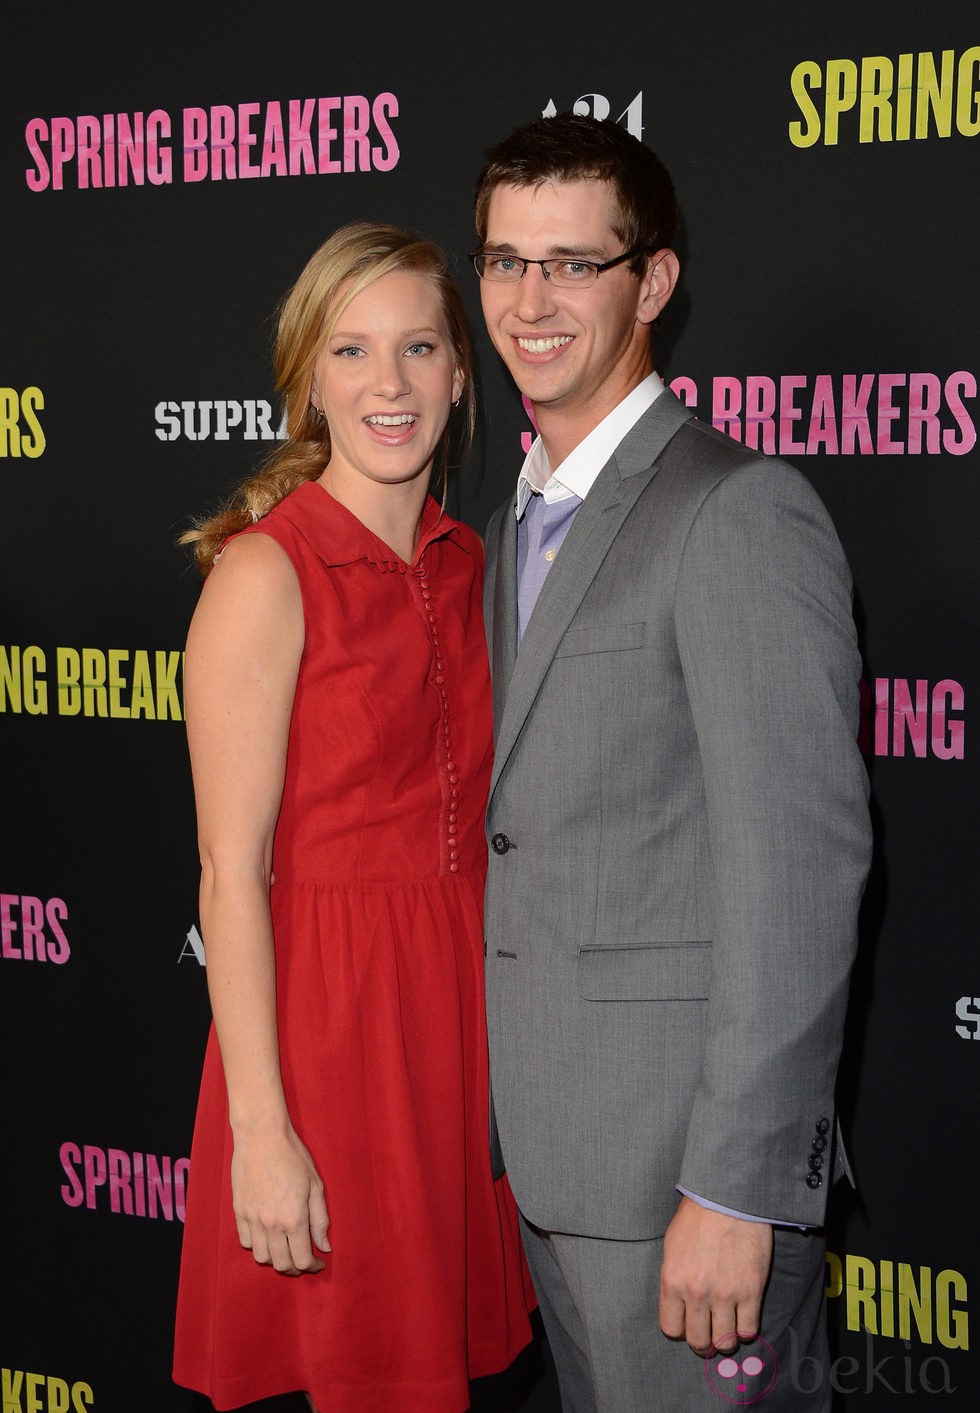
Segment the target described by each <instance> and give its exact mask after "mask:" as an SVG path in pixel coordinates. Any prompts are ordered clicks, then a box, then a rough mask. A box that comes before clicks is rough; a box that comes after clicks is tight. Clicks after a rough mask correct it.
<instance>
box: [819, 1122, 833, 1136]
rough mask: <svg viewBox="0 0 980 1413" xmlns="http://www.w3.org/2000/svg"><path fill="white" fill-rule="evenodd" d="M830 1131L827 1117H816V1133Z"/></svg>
mask: <svg viewBox="0 0 980 1413" xmlns="http://www.w3.org/2000/svg"><path fill="white" fill-rule="evenodd" d="M829 1131H830V1120H829V1119H817V1133H819V1134H825V1133H828V1132H829Z"/></svg>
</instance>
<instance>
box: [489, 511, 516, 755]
mask: <svg viewBox="0 0 980 1413" xmlns="http://www.w3.org/2000/svg"><path fill="white" fill-rule="evenodd" d="M516 504H517V502H516V499H515V500H512V501H511V502H510V503H509V504H508V505H507V506H505V507H504V511H503V514H502V515H501V517H500V524H499V526H498V527H497V543H496V547H495V548H496V573H495V574H494V576H493V589H492V592H493V599H492V616H491V617H490V622H489V624H488V627H489V630H490V652H491V660H490V672H491V676H492V678H493V731H494V737H495V738H496V737H497V736H498V735H499V734H500V719H501V716H502V715H503V710H504V703H505V702H506V700H507V694H508V691H509V688H510V679H511V676H512V675H513V672H514V662H515V660H516V658H517V514H516Z"/></svg>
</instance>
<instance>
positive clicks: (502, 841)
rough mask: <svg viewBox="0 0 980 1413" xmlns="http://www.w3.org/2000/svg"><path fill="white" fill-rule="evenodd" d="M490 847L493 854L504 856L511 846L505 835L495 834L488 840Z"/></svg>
mask: <svg viewBox="0 0 980 1413" xmlns="http://www.w3.org/2000/svg"><path fill="white" fill-rule="evenodd" d="M490 847H491V849H492V850H493V851H494V853H495V854H506V852H507V850H508V849H509V848H510V847H511V844H510V840H509V839H508V838H507V835H506V834H495V835H494V836H493V838H492V839H491V840H490Z"/></svg>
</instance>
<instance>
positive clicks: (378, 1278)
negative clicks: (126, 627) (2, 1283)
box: [174, 225, 533, 1413]
mask: <svg viewBox="0 0 980 1413" xmlns="http://www.w3.org/2000/svg"><path fill="white" fill-rule="evenodd" d="M276 366H277V373H278V383H279V387H280V390H281V391H282V392H283V393H284V395H285V398H286V404H287V408H288V433H289V435H288V440H287V441H286V443H285V444H284V446H283V447H282V448H281V449H280V450H279V451H278V452H277V453H276V454H275V456H274V457H273V459H272V461H271V463H270V464H269V465H268V466H267V467H266V469H265V470H264V471H262V472H261V473H260V474H259V475H258V476H256V477H255V478H253V480H252V481H250V482H248V483H246V485H245V486H244V487H243V489H242V491H241V493H240V494H239V497H238V498H237V500H236V502H234V503H233V505H232V507H231V508H230V509H228V510H226V511H224V512H222V513H221V514H219V515H218V516H216V517H214V518H213V519H212V520H210V521H208V522H206V523H204V524H203V525H201V526H199V527H198V529H197V530H195V531H193V532H191V535H190V536H189V538H191V539H193V540H194V542H195V548H196V552H197V555H198V558H199V561H200V563H201V566H202V569H203V570H204V573H205V574H206V576H207V577H206V580H205V584H204V589H203V592H202V595H201V600H200V604H199V606H198V609H197V611H196V613H195V615H194V619H193V622H192V625H191V629H190V635H189V638H188V643H187V659H186V676H185V693H186V707H187V729H188V738H189V742H190V750H191V763H192V768H193V774H194V787H195V795H196V801H197V812H198V832H199V843H200V851H201V862H202V879H201V923H202V930H203V935H204V943H205V950H206V957H207V972H208V985H209V990H210V994H211V1002H212V1009H213V1013H214V1027H213V1030H212V1035H211V1038H210V1041H209V1046H208V1054H207V1059H206V1062H205V1070H204V1077H203V1081H202V1088H201V1098H200V1104H199V1108H198V1116H197V1124H196V1128H195V1135H194V1144H193V1149H192V1155H191V1180H190V1197H189V1204H188V1213H187V1224H186V1230H185V1236H184V1250H183V1256H182V1267H181V1281H180V1293H179V1300H178V1313H177V1339H176V1353H175V1360H174V1376H175V1378H176V1380H177V1382H178V1383H182V1384H186V1385H187V1386H189V1387H191V1388H195V1389H198V1390H200V1391H202V1392H204V1393H206V1394H207V1395H208V1396H209V1397H210V1398H211V1399H212V1401H213V1403H214V1405H215V1407H216V1408H218V1409H228V1408H235V1407H239V1406H241V1405H242V1404H245V1403H249V1402H252V1401H254V1400H257V1399H260V1398H266V1397H269V1396H272V1395H275V1394H280V1393H284V1392H288V1391H291V1390H303V1391H305V1393H306V1394H307V1398H308V1401H309V1402H310V1406H311V1408H314V1409H318V1410H321V1413H372V1411H373V1410H377V1413H382V1410H384V1413H462V1410H464V1409H466V1408H467V1407H468V1404H469V1398H468V1380H469V1379H470V1378H472V1377H475V1376H478V1375H484V1374H488V1373H491V1372H494V1371H496V1370H499V1369H502V1368H504V1367H506V1365H507V1364H509V1363H510V1362H511V1361H512V1360H513V1358H514V1357H515V1355H516V1354H517V1353H518V1351H519V1350H520V1349H521V1348H522V1347H523V1345H524V1344H526V1343H527V1341H528V1339H529V1337H530V1336H529V1327H528V1321H527V1298H528V1297H527V1296H526V1291H528V1290H529V1285H528V1284H527V1282H526V1273H525V1268H524V1266H523V1257H522V1255H521V1252H520V1247H519V1242H518V1236H517V1224H516V1213H515V1209H514V1205H513V1200H512V1198H511V1196H510V1192H509V1189H508V1188H507V1185H506V1179H502V1180H501V1181H499V1182H496V1183H495V1182H494V1181H493V1178H492V1176H491V1171H490V1161H489V1155H488V1142H487V1134H488V1112H487V1110H488V1080H487V1057H486V1029H485V1020H484V1013H483V982H482V963H483V947H482V933H481V908H482V889H483V876H484V869H485V862H486V844H485V836H484V828H483V812H484V806H485V803H486V792H487V783H488V776H489V768H490V755H491V721H490V697H489V683H488V670H487V660H486V645H485V640H484V633H483V625H482V619H481V614H480V593H481V580H482V573H483V566H482V550H481V545H480V542H479V539H478V537H477V536H476V535H475V534H474V533H473V532H472V531H471V530H470V529H468V528H467V527H465V526H463V525H461V524H458V523H457V522H455V521H453V520H452V519H450V518H449V517H448V516H447V515H446V514H445V513H444V511H443V510H442V509H441V508H440V506H439V504H438V503H437V501H435V500H434V499H433V498H432V497H431V496H430V495H429V494H428V486H429V479H430V473H431V471H432V468H433V464H434V462H435V461H436V460H437V459H441V460H442V461H443V462H444V460H445V455H446V440H447V425H448V423H449V419H450V414H451V409H452V408H453V407H455V406H456V405H457V404H459V403H462V413H463V417H462V420H463V421H464V422H466V423H467V424H469V425H471V423H472V408H473V395H472V383H471V366H470V352H469V340H468V337H467V332H466V327H465V321H464V317H463V313H462V308H461V305H460V301H459V296H458V292H457V290H456V287H455V285H454V284H453V282H452V280H451V279H450V278H449V276H448V274H447V272H446V269H445V265H444V262H443V259H442V256H441V253H440V252H439V251H438V249H437V248H436V247H434V246H432V245H430V244H428V243H427V242H424V241H420V240H418V239H417V238H416V237H414V236H412V235H410V234H408V233H406V232H403V231H399V230H397V229H395V228H393V227H388V226H376V225H357V226H351V227H347V228H345V229H344V230H341V231H338V232H337V233H336V234H335V235H334V236H333V237H331V239H330V240H328V241H327V242H326V244H325V245H323V246H322V247H321V248H320V250H318V251H317V253H316V254H315V255H314V256H313V258H312V259H311V261H310V262H309V264H308V265H307V267H306V269H305V270H304V271H303V273H302V274H301V276H300V278H299V280H298V281H297V283H296V285H295V287H294V288H293V290H292V291H291V293H290V294H289V295H288V297H287V299H286V301H285V303H284V305H283V309H282V313H281V318H280V324H279V332H278V339H277V345H276ZM531 1298H532V1299H533V1297H531Z"/></svg>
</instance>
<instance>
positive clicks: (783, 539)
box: [485, 392, 870, 1238]
mask: <svg viewBox="0 0 980 1413" xmlns="http://www.w3.org/2000/svg"><path fill="white" fill-rule="evenodd" d="M485 606H486V617H487V629H488V641H489V643H490V647H491V658H492V667H493V682H494V701H495V726H496V762H495V766H494V773H493V779H492V783H491V791H490V803H489V811H488V837H489V839H490V842H491V849H490V869H489V877H488V885H487V960H486V972H487V997H488V1010H489V1026H490V1047H491V1064H492V1086H493V1096H494V1103H495V1111H496V1117H497V1123H498V1126H499V1133H500V1141H501V1145H502V1149H503V1155H504V1159H505V1161H506V1165H507V1169H508V1172H509V1174H510V1180H511V1183H512V1185H513V1188H514V1192H515V1195H516V1197H517V1200H518V1203H519V1205H520V1207H521V1209H522V1210H523V1212H524V1213H525V1215H526V1216H527V1217H529V1218H530V1220H531V1221H532V1222H534V1223H536V1224H537V1225H539V1226H541V1227H544V1228H547V1229H550V1230H557V1231H567V1232H577V1233H582V1234H586V1235H592V1236H605V1237H615V1238H649V1237H655V1236H659V1235H662V1233H663V1231H664V1229H665V1227H666V1225H667V1223H668V1221H669V1220H670V1217H671V1215H672V1214H673V1212H674V1210H675V1208H676V1205H677V1201H678V1196H677V1193H676V1191H675V1185H676V1184H678V1183H680V1184H682V1185H683V1186H684V1187H686V1188H688V1189H690V1190H691V1191H693V1192H696V1193H698V1194H699V1195H701V1196H703V1197H706V1198H710V1199H712V1200H713V1201H716V1202H719V1203H721V1204H723V1205H725V1206H728V1207H732V1208H735V1209H736V1210H738V1211H742V1212H750V1213H755V1214H760V1215H764V1216H767V1217H770V1218H774V1219H782V1220H785V1221H787V1222H799V1223H802V1224H810V1225H819V1224H820V1223H821V1222H822V1220H823V1214H824V1206H825V1201H826V1194H827V1189H828V1187H829V1185H830V1172H829V1162H830V1142H831V1139H832V1137H833V1119H834V1083H835V1076H836V1070H837V1063H838V1058H839V1052H840V1044H841V1032H842V1024H843V1016H844V1008H845V1001H846V995H847V984H848V974H849V971H850V967H851V962H852V959H853V955H854V950H855V945H856V918H857V909H858V903H859V899H860V895H861V891H862V887H863V883H864V877H865V873H866V869H867V863H868V858H869V852H870V840H869V827H868V814H867V780H866V776H865V772H864V768H863V764H862V761H861V759H860V756H859V754H858V751H857V746H856V744H855V735H856V729H857V707H858V678H859V675H860V663H859V657H858V653H857V650H856V646H855V634H854V626H853V620H852V616H851V593H850V577H849V573H848V570H847V566H846V563H845V561H844V556H843V552H842V550H841V548H840V544H839V542H838V539H837V536H836V534H835V532H834V529H833V527H832V525H831V523H830V520H829V518H828V516H827V514H826V511H825V510H824V508H823V506H822V504H821V503H820V501H819V499H818V498H817V496H816V494H815V493H814V492H813V490H812V489H811V487H810V486H809V484H808V482H807V481H806V480H805V479H804V478H803V477H802V476H800V475H799V474H798V473H797V472H795V471H794V470H793V469H792V468H791V467H789V466H787V465H785V464H784V463H782V462H779V461H775V460H765V459H763V458H761V457H759V456H757V455H756V454H754V453H752V452H749V451H747V450H745V449H744V448H742V447H740V446H739V445H737V444H736V443H735V442H733V441H731V440H730V439H728V438H727V437H724V436H721V435H720V434H718V433H716V432H714V431H713V430H712V429H710V428H708V427H705V426H703V425H702V424H701V423H699V422H697V421H696V420H694V419H693V418H692V417H691V415H690V414H689V413H688V411H687V410H686V408H684V406H683V405H682V404H681V403H680V402H679V401H678V400H677V399H676V398H675V397H674V396H673V395H672V394H671V393H670V392H665V393H663V394H662V395H661V396H660V397H659V398H658V399H657V401H656V402H655V403H654V405H653V406H652V407H651V409H650V410H649V411H648V412H647V413H646V414H645V415H644V416H643V417H642V418H641V420H640V421H639V422H638V423H637V425H636V426H635V427H634V428H633V430H632V431H631V432H630V433H629V434H628V435H627V436H626V437H625V438H624V440H623V442H622V443H621V444H620V446H619V448H618V449H617V451H616V453H615V455H614V456H613V457H612V458H611V460H610V461H609V462H608V464H607V465H606V466H605V467H604V468H603V470H602V472H601V473H600V475H599V477H598V479H597V481H596V482H595V485H594V486H593V488H592V490H591V491H590V492H589V495H588V496H587V498H586V500H585V503H584V505H583V507H582V509H581V510H580V511H579V513H578V515H577V517H576V519H575V521H574V522H573V524H572V527H571V529H570V531H569V533H568V536H567V538H566V539H565V542H564V544H563V546H562V549H561V551H560V553H559V555H558V557H557V559H556V561H555V563H554V565H553V567H552V569H551V572H550V574H549V576H548V578H547V580H546V582H545V585H544V588H543V590H542V592H541V596H540V598H539V600H538V603H537V606H536V608H535V610H534V612H533V614H532V616H531V620H530V623H529V624H528V627H527V631H526V633H525V636H524V640H523V643H522V645H521V649H520V653H519V654H518V653H517V652H516V621H517V620H516V522H515V516H514V510H513V502H511V503H510V504H508V505H507V506H504V507H502V508H501V509H500V510H499V511H498V512H497V513H496V515H495V516H494V518H493V520H492V521H491V524H490V528H489V530H488V537H487V581H486V599H485Z"/></svg>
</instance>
